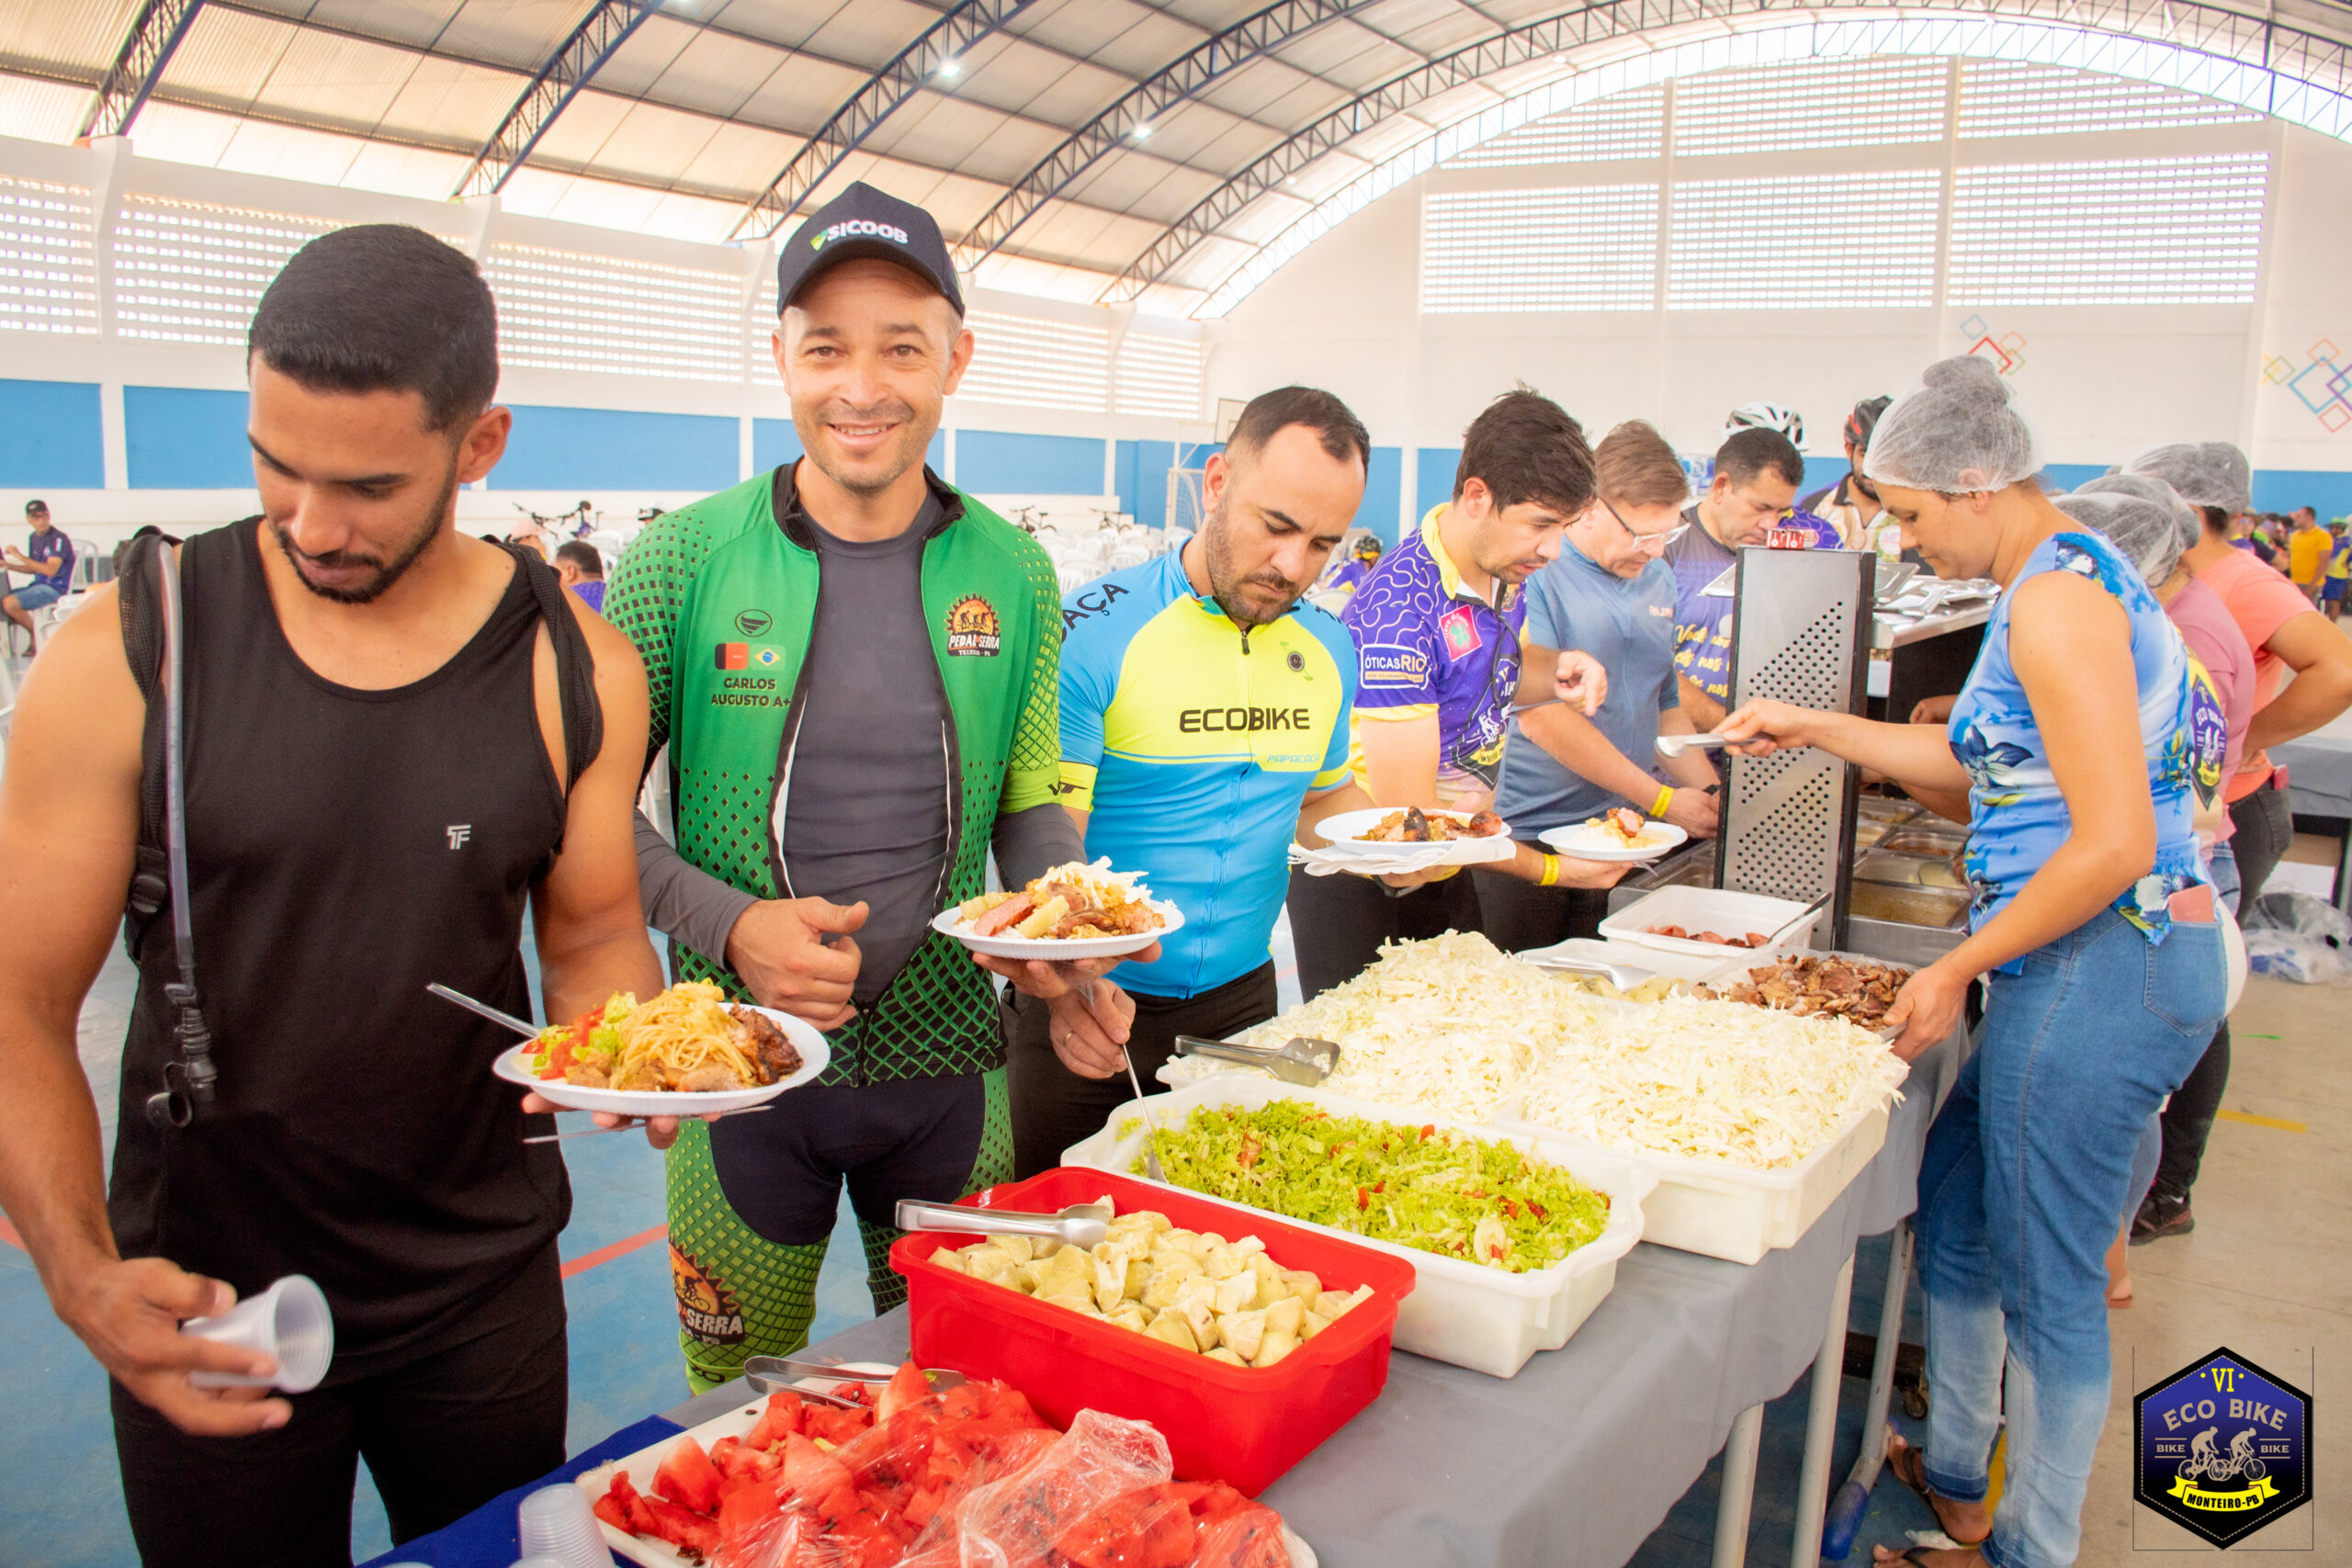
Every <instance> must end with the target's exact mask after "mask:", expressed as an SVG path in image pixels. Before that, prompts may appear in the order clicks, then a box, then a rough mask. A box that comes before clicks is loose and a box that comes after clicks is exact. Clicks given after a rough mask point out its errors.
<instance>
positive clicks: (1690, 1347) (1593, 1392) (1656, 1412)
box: [670, 1036, 1964, 1568]
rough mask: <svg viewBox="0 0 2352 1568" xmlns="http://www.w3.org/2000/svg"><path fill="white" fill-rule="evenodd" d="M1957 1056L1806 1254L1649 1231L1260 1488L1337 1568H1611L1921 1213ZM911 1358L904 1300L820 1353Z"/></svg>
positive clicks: (1920, 1088)
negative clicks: (1650, 1240) (1900, 1224)
mask: <svg viewBox="0 0 2352 1568" xmlns="http://www.w3.org/2000/svg"><path fill="white" fill-rule="evenodd" d="M1963 1049H1964V1047H1963V1045H1962V1043H1961V1041H1960V1039H1959V1037H1957V1036H1956V1037H1955V1038H1954V1039H1953V1040H1948V1041H1946V1042H1945V1043H1943V1044H1941V1045H1939V1046H1937V1047H1936V1048H1935V1049H1934V1050H1933V1051H1930V1052H1928V1053H1925V1054H1924V1055H1921V1057H1920V1058H1919V1060H1918V1061H1917V1063H1915V1064H1914V1065H1913V1068H1912V1075H1911V1078H1910V1081H1909V1082H1908V1084H1906V1086H1905V1096H1904V1103H1903V1104H1902V1105H1900V1106H1898V1107H1897V1108H1896V1110H1895V1111H1894V1116H1893V1117H1892V1118H1891V1119H1890V1121H1889V1123H1888V1127H1887V1138H1886V1146H1885V1147H1884V1148H1883V1150H1882V1151H1881V1152H1880V1154H1879V1156H1878V1157H1877V1158H1876V1159H1874V1160H1872V1161H1871V1164H1870V1165H1869V1166H1868V1167H1867V1168H1865V1169H1864V1170H1863V1172H1862V1173H1861V1175H1860V1176H1859V1177H1857V1178H1856V1179H1854V1182H1853V1185H1851V1186H1850V1187H1849V1188H1848V1189H1847V1190H1846V1191H1845V1192H1844V1193H1843V1194H1842V1195H1840V1197H1839V1198H1838V1201H1837V1202H1836V1203H1834V1204H1832V1205H1831V1206H1830V1208H1829V1211H1828V1212H1827V1213H1825V1214H1823V1215H1822V1217H1821V1218H1820V1220H1819V1221H1818V1222H1816V1223H1815V1225H1814V1227H1813V1229H1812V1230H1810V1231H1809V1232H1807V1233H1806V1235H1805V1236H1804V1240H1803V1241H1801V1242H1799V1243H1798V1244H1797V1245H1796V1246H1795V1247H1791V1248H1788V1249H1786V1250H1783V1251H1779V1252H1772V1253H1769V1254H1767V1255H1766V1256H1765V1257H1764V1258H1763V1259H1762V1260H1761V1261H1759V1262H1758V1263H1755V1264H1753V1265H1746V1264H1738V1263H1725V1262H1723V1261H1721V1260H1719V1259H1716V1258H1701V1257H1698V1256H1697V1255H1695V1254H1692V1253H1687V1252H1676V1251H1673V1250H1671V1249H1669V1248H1666V1247H1653V1246H1650V1245H1648V1244H1646V1243H1645V1244H1644V1245H1642V1246H1640V1247H1635V1248H1634V1250H1633V1252H1632V1253H1630V1254H1629V1255H1627V1257H1626V1258H1624V1260H1623V1262H1621V1263H1620V1264H1619V1265H1618V1266H1617V1283H1616V1288H1615V1289H1614V1290H1613V1291H1611V1292H1610V1296H1609V1299H1608V1300H1607V1301H1605V1302H1603V1303H1601V1304H1600V1308H1599V1309H1598V1310H1597V1311H1595V1312H1594V1313H1593V1314H1592V1316H1591V1317H1589V1318H1588V1319H1587V1320H1586V1321H1585V1324H1584V1326H1583V1327H1581V1328H1579V1329H1578V1330H1577V1333H1576V1336H1575V1337H1574V1338H1572V1339H1570V1340H1569V1341H1568V1343H1567V1344H1566V1346H1565V1347H1563V1348H1560V1349H1558V1350H1554V1351H1549V1352H1544V1353H1542V1354H1539V1355H1537V1356H1536V1357H1535V1358H1534V1359H1532V1360H1530V1361H1529V1362H1528V1363H1527V1365H1526V1367H1525V1368H1524V1369H1523V1370H1521V1372H1520V1374H1519V1375H1518V1376H1517V1377H1515V1378H1510V1379H1502V1378H1490V1377H1487V1376H1485V1375H1484V1374H1482V1373H1478V1372H1472V1371H1464V1370H1463V1369H1461V1368H1459V1367H1452V1366H1447V1365H1445V1364H1444V1363H1442V1362H1440V1361H1431V1360H1427V1359H1423V1358H1421V1357H1419V1356H1414V1355H1408V1354H1406V1353H1404V1352H1402V1351H1400V1352H1397V1354H1396V1355H1395V1357H1394V1358H1393V1359H1391V1361H1390V1363H1389V1371H1388V1386H1387V1388H1386V1389H1385V1391H1383V1393H1381V1396H1380V1398H1379V1399H1378V1400H1376V1401H1374V1403H1373V1404H1372V1405H1371V1407H1370V1408H1368V1409H1366V1410H1365V1411H1364V1412H1363V1414H1362V1415H1360V1416H1357V1417H1356V1418H1355V1419H1354V1420H1353V1421H1351V1422H1350V1423H1349V1424H1348V1425H1347V1426H1346V1427H1342V1428H1340V1431H1338V1432H1337V1433H1335V1434H1333V1436H1332V1437H1331V1438H1329V1440H1328V1441H1326V1442H1325V1443H1324V1444H1323V1446H1322V1447H1321V1448H1319V1449H1317V1450H1315V1451H1314V1452H1313V1453H1311V1454H1309V1455H1307V1457H1306V1459H1305V1460H1303V1461H1300V1462H1299V1464H1298V1466H1297V1467H1296V1468H1295V1469H1294V1470H1292V1471H1291V1472H1290V1473H1289V1474H1287V1475H1285V1476H1283V1478H1282V1479H1281V1480H1280V1481H1277V1482H1276V1483H1274V1484H1273V1485H1272V1487H1271V1488H1269V1489H1268V1490H1267V1493H1266V1501H1267V1502H1268V1503H1269V1504H1271V1505H1272V1506H1274V1507H1276V1508H1279V1509H1281V1510H1282V1513H1283V1517H1285V1518H1286V1519H1288V1520H1289V1521H1290V1524H1291V1527H1292V1528H1293V1529H1295V1530H1297V1531H1298V1533H1299V1534H1300V1535H1302V1536H1304V1537H1305V1538H1306V1540H1307V1541H1308V1542H1309V1543H1311V1544H1312V1545H1313V1546H1314V1548H1315V1550H1316V1552H1317V1555H1318V1556H1319V1557H1320V1558H1321V1560H1322V1562H1324V1563H1325V1564H1327V1565H1328V1568H1375V1565H1377V1568H1388V1565H1391V1564H1398V1565H1402V1564H1412V1565H1415V1568H1440V1565H1442V1564H1462V1565H1464V1568H1469V1565H1473V1564H1475V1565H1477V1568H1491V1565H1498V1564H1529V1565H1534V1564H1542V1565H1544V1568H1586V1565H1590V1568H1616V1565H1617V1564H1620V1563H1623V1562H1624V1561H1625V1560H1626V1559H1627V1558H1628V1557H1631V1556H1632V1555H1633V1553H1634V1550H1635V1549H1636V1548H1637V1547H1639V1546H1640V1545H1641V1543H1642V1542H1643V1540H1645V1539H1646V1538H1647V1537H1648V1536H1649V1534H1650V1532H1651V1531H1652V1530H1654V1529H1657V1526H1658V1523H1659V1522H1660V1521H1661V1520H1663V1519H1664V1518H1665V1517H1666V1514H1667V1510H1668V1509H1669V1508H1671V1507H1672V1506H1674V1504H1675V1503H1676V1501H1677V1500H1679V1498H1680V1497H1681V1496H1682V1495H1683V1493H1684V1492H1686V1491H1688V1490H1689V1489H1690V1486H1691V1482H1693V1481H1694V1480H1696V1479H1697V1478H1698V1476H1699V1474H1700V1472H1702V1471H1704V1470H1705V1469H1706V1466H1707V1461H1708V1460H1709V1458H1710V1457H1712V1456H1713V1453H1714V1452H1715V1450H1717V1449H1719V1448H1721V1447H1722V1446H1723V1443H1724V1438H1725V1437H1726V1436H1728V1435H1729V1433H1730V1431H1731V1424H1732V1421H1733V1419H1734V1418H1735V1417H1736V1416H1738V1415H1739V1413H1740V1412H1741V1411H1743V1410H1745V1409H1747V1407H1748V1406H1749V1405H1751V1404H1760V1403H1762V1402H1763V1401H1765V1400H1768V1399H1771V1398H1773V1397H1775V1396H1777V1395H1779V1394H1781V1393H1785V1392H1786V1391H1787V1390H1788V1388H1789V1386H1790V1385H1791V1384H1792V1383H1793V1382H1795V1381H1796V1379H1797V1377H1798V1376H1799V1375H1800V1374H1801V1373H1803V1372H1804V1370H1805V1369H1806V1368H1807V1367H1808V1366H1810V1365H1811V1364H1812V1362H1813V1359H1814V1357H1815V1353H1816V1352H1817V1351H1818V1350H1819V1348H1820V1346H1821V1336H1822V1330H1823V1328H1824V1327H1825V1326H1826V1322H1827V1317H1828V1312H1829V1304H1830V1292H1831V1291H1832V1289H1833V1288H1834V1287H1835V1285H1836V1283H1837V1277H1838V1270H1839V1269H1841V1268H1842V1267H1843V1266H1844V1264H1845V1262H1846V1259H1847V1258H1849V1257H1850V1256H1851V1255H1852V1253H1853V1249H1854V1243H1855V1241H1856V1240H1857V1239H1858V1238H1859V1237H1860V1236H1863V1235H1872V1234H1875V1233H1876V1232H1879V1231H1883V1230H1886V1229H1889V1228H1891V1227H1892V1226H1893V1225H1894V1224H1895V1222H1896V1221H1898V1220H1900V1219H1902V1218H1903V1217H1904V1216H1905V1215H1906V1214H1908V1213H1910V1212H1911V1210H1912V1208H1913V1206H1914V1202H1915V1198H1916V1193H1917V1175H1918V1169H1919V1151H1920V1148H1921V1145H1922V1144H1923V1142H1924V1140H1925V1139H1926V1137H1927V1130H1928V1122H1929V1121H1930V1120H1931V1119H1932V1118H1933V1115H1934V1112H1935V1109H1936V1107H1937V1106H1939V1105H1940V1104H1941V1103H1942V1101H1943V1099H1944V1096H1945V1094H1946V1093H1947V1092H1948V1091H1949V1089H1950V1088H1951V1077H1952V1075H1953V1074H1954V1073H1955V1072H1956V1071H1957V1070H1958V1067H1959V1064H1960V1062H1961V1061H1962V1059H1963V1056H1962V1052H1963ZM906 1351H907V1314H906V1311H905V1309H904V1308H900V1309H899V1311H897V1312H893V1313H890V1314H888V1315H887V1316H884V1317H881V1318H877V1319H876V1320H874V1321H873V1322H871V1323H864V1324H860V1325H857V1326H856V1327H854V1328H850V1329H847V1330H844V1331H843V1332H842V1333H840V1334H837V1335H835V1336H833V1337H831V1338H830V1339H828V1340H826V1341H825V1342H824V1343H823V1344H821V1345H820V1346H818V1347H816V1348H815V1350H814V1352H813V1353H814V1354H816V1355H819V1356H824V1357H831V1358H834V1359H842V1360H879V1361H896V1360H898V1359H900V1358H902V1357H903V1356H904V1355H905V1354H906ZM747 1394H748V1391H746V1390H743V1389H742V1388H741V1384H729V1386H728V1387H726V1388H722V1389H718V1390H715V1391H713V1392H712V1393H707V1394H705V1395H703V1396H702V1397H701V1398H700V1399H698V1400H695V1401H692V1402H690V1403H689V1404H685V1405H684V1406H681V1407H680V1408H679V1409H677V1410H674V1411H672V1412H670V1418H671V1419H672V1420H673V1421H677V1422H679V1423H681V1424H682V1425H685V1426H692V1425H694V1424H695V1423H696V1422H699V1421H707V1420H708V1419H710V1418H711V1417H712V1416H717V1415H718V1414H720V1413H722V1412H724V1411H726V1410H729V1409H732V1408H734V1407H735V1406H736V1405H738V1404H742V1403H743V1402H744V1400H745V1398H746V1397H747Z"/></svg>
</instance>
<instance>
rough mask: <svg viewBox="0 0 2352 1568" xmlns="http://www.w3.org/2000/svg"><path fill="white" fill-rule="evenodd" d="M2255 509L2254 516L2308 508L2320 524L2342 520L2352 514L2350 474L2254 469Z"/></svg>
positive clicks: (2288, 469)
mask: <svg viewBox="0 0 2352 1568" xmlns="http://www.w3.org/2000/svg"><path fill="white" fill-rule="evenodd" d="M2254 505H2255V510H2256V511H2257V512H2292V511H2293V510H2295V508H2297V507H2298V506H2308V507H2310V508H2312V510H2313V511H2315V512H2317V513H2319V515H2320V521H2321V522H2323V523H2324V522H2326V521H2327V520H2328V519H2329V518H2331V517H2342V516H2345V515H2346V514H2347V513H2352V474H2347V473H2334V472H2331V471H2329V470H2326V469H2324V468H2257V469H2256V470H2255V475H2254Z"/></svg>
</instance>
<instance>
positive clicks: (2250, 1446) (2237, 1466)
mask: <svg viewBox="0 0 2352 1568" xmlns="http://www.w3.org/2000/svg"><path fill="white" fill-rule="evenodd" d="M2220 1429H2221V1428H2219V1427H2206V1428H2205V1429H2204V1430H2203V1431H2201V1432H2199V1433H2198V1434H2197V1436H2195V1437H2194V1438H2190V1439H2189V1440H2188V1458H2187V1459H2185V1460H2182V1461H2180V1464H2179V1467H2178V1468H2177V1470H2176V1471H2175V1472H2174V1473H2175V1474H2177V1475H2178V1476H2179V1477H2180V1478H2181V1479H2182V1480H2183V1481H2194V1480H2196V1479H2197V1478H2198V1477H2199V1476H2203V1477H2204V1478H2206V1479H2207V1480H2209V1481H2228V1480H2231V1479H2232V1478H2233V1477H2236V1476H2240V1475H2243V1476H2245V1478H2246V1479H2247V1480H2248V1481H2259V1480H2261V1479H2262V1478H2263V1477H2264V1476H2266V1475H2267V1474H2269V1473H2270V1472H2269V1470H2268V1468H2267V1466H2265V1465H2264V1464H2263V1462H2262V1461H2260V1460H2258V1459H2256V1458H2255V1457H2254V1428H2253V1427H2240V1428H2239V1429H2238V1435H2237V1436H2236V1437H2234V1438H2231V1439H2230V1451H2229V1454H2228V1456H2227V1457H2226V1458H2224V1457H2223V1456H2222V1453H2221V1452H2220V1451H2219V1450H2218V1449H2217V1448H2216V1446H2215V1444H2214V1441H2213V1434H2214V1433H2215V1432H2217V1431H2219V1430H2220Z"/></svg>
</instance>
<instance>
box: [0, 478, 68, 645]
mask: <svg viewBox="0 0 2352 1568" xmlns="http://www.w3.org/2000/svg"><path fill="white" fill-rule="evenodd" d="M25 524H26V526H28V527H29V528H30V529H32V537H31V538H30V539H28V541H26V545H25V548H24V549H23V550H21V551H19V550H0V564H6V567H7V569H8V570H10V571H22V572H28V573H29V574H31V576H32V579H33V581H30V582H28V583H27V584H25V586H23V587H22V588H19V589H17V591H16V592H13V593H10V594H7V595H6V597H0V613H5V614H6V615H7V617H8V618H9V619H10V620H12V621H14V622H16V623H17V625H18V626H22V627H24V628H25V635H26V636H28V637H31V638H32V639H33V651H34V652H36V653H38V652H40V637H39V635H38V634H37V633H35V632H34V631H33V612H34V611H35V610H40V609H46V608H47V607H48V606H50V605H51V604H56V603H57V602H58V601H59V600H60V599H62V598H63V597H65V594H66V592H67V591H68V590H69V589H71V588H72V587H73V586H74V541H73V540H71V539H69V538H67V537H66V536H65V535H64V533H63V531H62V530H61V529H60V528H58V526H57V525H55V524H53V523H51V521H50V520H49V502H45V501H28V502H25Z"/></svg>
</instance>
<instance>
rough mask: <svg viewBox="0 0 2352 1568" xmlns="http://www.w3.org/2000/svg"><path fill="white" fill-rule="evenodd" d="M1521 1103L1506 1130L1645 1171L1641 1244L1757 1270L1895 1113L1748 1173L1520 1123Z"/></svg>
mask: <svg viewBox="0 0 2352 1568" xmlns="http://www.w3.org/2000/svg"><path fill="white" fill-rule="evenodd" d="M1520 1104H1521V1100H1520V1097H1519V1096H1518V1095H1516V1094H1513V1095H1510V1096H1507V1097H1506V1098H1505V1099H1504V1100H1503V1103H1502V1105H1501V1106H1500V1107H1499V1108H1498V1110H1497V1111H1496V1113H1495V1125H1496V1126H1498V1128H1501V1129H1502V1130H1503V1131H1505V1132H1508V1133H1511V1134H1521V1135H1525V1136H1529V1137H1535V1138H1542V1139H1545V1140H1549V1141H1551V1142H1552V1143H1554V1144H1555V1145H1557V1146H1559V1147H1560V1148H1562V1149H1564V1150H1566V1149H1584V1148H1593V1149H1599V1150H1600V1152H1601V1153H1604V1154H1608V1155H1610V1156H1611V1157H1612V1158H1616V1159H1623V1160H1627V1161H1630V1162H1632V1163H1633V1164H1635V1165H1637V1166H1640V1167H1641V1168H1644V1169H1645V1170H1647V1171H1648V1172H1650V1173H1651V1174H1652V1175H1653V1176H1655V1177H1656V1178H1657V1190H1656V1191H1655V1192H1652V1193H1651V1194H1650V1195H1649V1196H1648V1197H1647V1198H1646V1199H1645V1200H1644V1201H1643V1203H1642V1215H1643V1220H1642V1239H1643V1240H1644V1241H1654V1242H1656V1243H1657V1244H1658V1245H1659V1246H1660V1247H1674V1248H1676V1249H1678V1250H1679V1251H1682V1252H1696V1253H1701V1254H1703V1255H1704V1256H1706V1257H1709V1258H1728V1259H1730V1260H1731V1261H1732V1262H1734V1263H1753V1262H1755V1261H1756V1260H1757V1259H1758V1258H1761V1257H1763V1256H1764V1255H1765V1254H1766V1253H1768V1252H1770V1251H1771V1250H1773V1249H1774V1248H1775V1247H1794V1246H1795V1245H1796V1244H1797V1243H1798V1242H1799V1241H1800V1240H1802V1239H1803V1238H1804V1233H1805V1232H1806V1231H1808V1230H1810V1229H1812V1228H1813V1222H1814V1221H1815V1220H1817V1219H1819V1218H1821V1216H1822V1214H1823V1213H1825V1212H1826V1211H1827V1209H1828V1207H1829V1205H1830V1204H1832V1203H1834V1202H1836V1201H1838V1194H1839V1193H1840V1192H1843V1191H1845V1190H1846V1188H1847V1185H1848V1184H1849V1182H1851V1181H1852V1180H1853V1179H1854V1178H1855V1177H1857V1176H1859V1175H1860V1174H1861V1171H1862V1168H1863V1167H1864V1166H1867V1165H1868V1164H1870V1162H1871V1158H1872V1156H1875V1155H1876V1154H1877V1153H1878V1151H1879V1150H1880V1149H1882V1148H1883V1147H1884V1146H1885V1145H1886V1122H1887V1117H1888V1115H1889V1113H1890V1112H1891V1111H1892V1110H1893V1107H1892V1106H1890V1105H1882V1106H1880V1107H1878V1108H1877V1109H1876V1110H1870V1111H1857V1112H1856V1113H1855V1114H1854V1115H1852V1116H1849V1117H1848V1118H1847V1119H1846V1121H1845V1122H1843V1123H1842V1124H1841V1125H1840V1126H1839V1127H1838V1131H1837V1134H1835V1135H1834V1136H1832V1137H1831V1138H1830V1140H1829V1141H1828V1142H1827V1143H1826V1144H1824V1145H1822V1146H1821V1147H1819V1148H1817V1149H1815V1150H1814V1151H1813V1153H1811V1154H1809V1155H1807V1156H1805V1157H1804V1159H1802V1160H1800V1161H1799V1162H1798V1163H1796V1164H1795V1165H1792V1166H1789V1167H1786V1168H1782V1169H1780V1170H1750V1169H1747V1168H1743V1167H1739V1166H1733V1165H1725V1164H1724V1163H1723V1162H1722V1161H1720V1160H1706V1159H1683V1158H1678V1157H1675V1156H1668V1155H1629V1154H1622V1153H1619V1152H1617V1151H1615V1150H1612V1149H1601V1148H1600V1145H1594V1144H1589V1143H1588V1142H1586V1141H1585V1140H1584V1139H1582V1138H1576V1137H1571V1136H1570V1135H1569V1134H1566V1133H1562V1132H1559V1131H1558V1130H1556V1129H1555V1128H1550V1127H1544V1126H1542V1125H1539V1124H1538V1123H1536V1122H1528V1121H1525V1120H1523V1119H1521V1116H1520V1114H1519V1111H1520Z"/></svg>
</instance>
